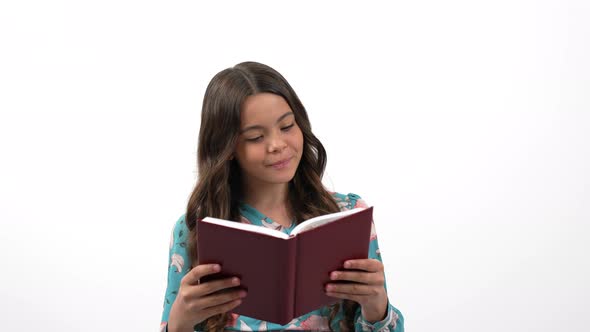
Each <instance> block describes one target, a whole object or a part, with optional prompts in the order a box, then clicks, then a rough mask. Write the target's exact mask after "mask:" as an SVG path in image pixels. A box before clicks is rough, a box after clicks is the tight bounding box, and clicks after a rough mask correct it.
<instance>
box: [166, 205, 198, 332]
mask: <svg viewBox="0 0 590 332" xmlns="http://www.w3.org/2000/svg"><path fill="white" fill-rule="evenodd" d="M188 233H189V230H188V227H187V226H186V223H185V216H184V215H183V216H181V217H180V218H179V219H178V221H176V223H175V224H174V227H173V229H172V234H170V248H169V254H168V283H167V285H166V293H165V296H164V311H163V313H162V321H161V323H160V332H164V331H167V325H168V316H169V315H170V308H171V307H172V304H173V303H174V300H176V295H177V294H178V289H179V288H180V281H181V280H182V278H183V277H184V276H185V275H186V273H187V272H188V271H189V269H190V266H191V261H190V257H189V255H188V249H187V247H188Z"/></svg>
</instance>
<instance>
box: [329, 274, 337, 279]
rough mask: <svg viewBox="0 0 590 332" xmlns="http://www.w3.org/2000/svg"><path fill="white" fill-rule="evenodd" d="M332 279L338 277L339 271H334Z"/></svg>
mask: <svg viewBox="0 0 590 332" xmlns="http://www.w3.org/2000/svg"><path fill="white" fill-rule="evenodd" d="M330 278H331V279H336V278H338V272H332V274H331V275H330Z"/></svg>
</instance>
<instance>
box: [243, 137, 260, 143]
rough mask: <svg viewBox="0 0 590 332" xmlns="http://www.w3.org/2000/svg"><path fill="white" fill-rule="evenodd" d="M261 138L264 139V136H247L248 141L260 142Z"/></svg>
mask: <svg viewBox="0 0 590 332" xmlns="http://www.w3.org/2000/svg"><path fill="white" fill-rule="evenodd" d="M261 139H262V136H257V137H254V138H247V139H246V141H248V142H258V141H260V140H261Z"/></svg>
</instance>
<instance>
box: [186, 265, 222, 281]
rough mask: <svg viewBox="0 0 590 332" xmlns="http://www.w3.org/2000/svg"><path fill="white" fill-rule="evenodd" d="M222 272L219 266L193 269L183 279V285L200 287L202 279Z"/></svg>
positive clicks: (200, 266)
mask: <svg viewBox="0 0 590 332" xmlns="http://www.w3.org/2000/svg"><path fill="white" fill-rule="evenodd" d="M219 271H221V266H219V264H201V265H197V266H195V267H193V268H192V269H191V270H190V271H188V273H187V274H186V275H185V276H184V277H183V278H182V281H181V283H183V284H187V285H198V284H199V279H201V278H202V277H204V276H206V275H209V274H213V273H217V272H219Z"/></svg>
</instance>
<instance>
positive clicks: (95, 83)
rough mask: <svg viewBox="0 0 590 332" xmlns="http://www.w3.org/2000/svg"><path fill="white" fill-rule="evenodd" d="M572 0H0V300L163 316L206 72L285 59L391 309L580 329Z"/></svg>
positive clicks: (588, 79)
mask: <svg viewBox="0 0 590 332" xmlns="http://www.w3.org/2000/svg"><path fill="white" fill-rule="evenodd" d="M589 15H590V5H589V3H588V2H587V1H563V0H552V1H522V0H519V1H516V0H511V1H488V2H483V1H456V0H452V1H411V2H407V1H405V2H401V1H397V2H371V1H366V2H362V4H361V3H360V2H359V3H350V2H342V1H339V2H334V3H327V2H325V3H320V2H317V3H305V2H301V1H298V2H293V3H282V2H281V3H279V2H272V1H263V2H251V3H248V4H245V3H239V2H226V1H217V2H215V3H214V4H213V3H207V4H205V2H198V1H166V2H164V1H162V2H155V1H120V0H117V1H100V2H86V1H84V2H82V1H3V2H1V3H0V48H1V51H0V158H1V161H0V222H1V231H0V255H1V256H0V257H1V264H0V269H1V273H0V292H1V294H0V324H1V326H2V330H6V331H92V332H95V331H157V330H158V327H159V324H160V317H161V313H162V304H163V300H164V290H165V287H166V273H167V263H168V262H167V258H168V242H169V239H170V231H171V228H172V226H173V224H174V222H175V221H176V220H177V218H178V217H179V216H180V215H181V214H182V213H184V209H185V207H186V202H187V199H188V196H189V194H190V192H191V190H192V188H193V185H194V183H195V174H196V146H197V135H198V129H199V113H200V107H201V102H202V97H203V94H204V91H205V87H206V85H207V83H208V82H209V80H210V79H211V78H212V77H213V75H214V74H216V73H217V72H219V71H221V70H223V69H225V68H227V67H230V66H233V65H234V64H236V63H239V62H242V61H246V60H254V61H259V62H263V63H266V64H268V65H270V66H272V67H274V68H275V69H277V70H278V71H279V72H281V73H282V74H283V75H284V76H285V77H286V78H287V80H289V82H290V83H291V85H292V86H293V87H294V88H295V90H296V91H297V93H298V94H299V97H300V98H301V100H302V101H303V104H304V105H305V106H306V108H307V110H308V112H309V116H310V118H311V121H312V125H313V129H314V132H315V133H316V135H317V136H318V137H319V138H320V139H321V140H322V141H323V143H324V145H325V147H326V149H327V151H328V167H327V172H326V176H325V184H326V186H328V188H330V189H332V190H337V191H340V192H344V193H347V192H354V193H357V194H359V195H361V196H362V197H363V198H365V199H366V200H367V201H368V202H369V203H370V204H372V205H374V206H375V222H376V225H377V232H378V234H379V242H380V246H381V249H382V255H383V258H384V262H385V266H386V272H387V282H388V286H389V296H390V301H391V302H392V303H393V304H394V305H395V306H397V307H398V308H399V309H400V310H401V311H402V312H403V313H404V316H405V319H406V328H407V330H408V331H537V332H539V331H584V330H586V328H587V317H588V315H590V309H589V308H590V286H589V284H588V281H589V280H590V259H589V258H588V252H590V245H589V242H590V241H589V240H590V234H589V233H590V227H589V222H590V144H589V142H590V97H589V94H590V61H588V59H590V45H589V43H590V42H589V41H590V23H588V22H589V20H588V17H589Z"/></svg>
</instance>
